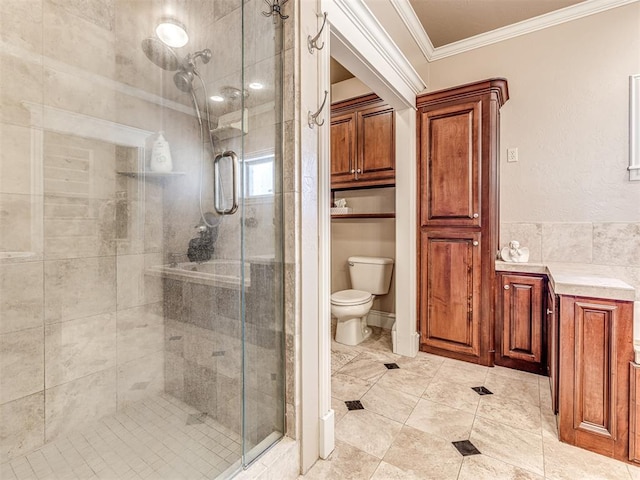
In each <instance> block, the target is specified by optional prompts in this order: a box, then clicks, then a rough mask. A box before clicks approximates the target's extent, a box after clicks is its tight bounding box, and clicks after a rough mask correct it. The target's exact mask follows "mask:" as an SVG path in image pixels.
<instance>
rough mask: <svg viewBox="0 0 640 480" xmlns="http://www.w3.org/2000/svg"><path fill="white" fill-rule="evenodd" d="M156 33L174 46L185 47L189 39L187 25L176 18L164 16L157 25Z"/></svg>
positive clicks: (167, 43)
mask: <svg viewBox="0 0 640 480" xmlns="http://www.w3.org/2000/svg"><path fill="white" fill-rule="evenodd" d="M156 35H158V38H159V39H160V40H162V42H163V43H164V44H165V45H168V46H170V47H172V48H180V47H184V46H185V45H186V44H187V42H188V41H189V35H187V29H186V27H185V26H184V25H183V24H182V23H180V22H179V21H177V20H176V19H174V18H162V19H161V20H160V23H158V26H157V27H156Z"/></svg>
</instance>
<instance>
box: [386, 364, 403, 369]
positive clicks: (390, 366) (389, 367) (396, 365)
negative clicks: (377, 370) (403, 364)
mask: <svg viewBox="0 0 640 480" xmlns="http://www.w3.org/2000/svg"><path fill="white" fill-rule="evenodd" d="M384 366H385V367H387V368H388V369H389V370H395V369H396V368H400V367H399V366H398V364H397V363H385V364H384Z"/></svg>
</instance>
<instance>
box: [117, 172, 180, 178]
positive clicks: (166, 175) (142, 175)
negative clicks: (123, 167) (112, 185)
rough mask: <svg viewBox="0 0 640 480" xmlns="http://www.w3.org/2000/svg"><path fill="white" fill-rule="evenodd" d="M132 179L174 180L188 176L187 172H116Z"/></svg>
mask: <svg viewBox="0 0 640 480" xmlns="http://www.w3.org/2000/svg"><path fill="white" fill-rule="evenodd" d="M116 173H117V174H118V175H123V176H125V177H130V178H172V177H180V176H182V175H186V172H144V171H142V172H116Z"/></svg>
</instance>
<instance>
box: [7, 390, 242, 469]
mask: <svg viewBox="0 0 640 480" xmlns="http://www.w3.org/2000/svg"><path fill="white" fill-rule="evenodd" d="M241 453H242V439H241V437H240V436H239V435H238V434H237V433H235V432H233V431H231V430H229V429H228V428H226V427H224V426H223V425H221V424H219V423H218V422H216V421H215V420H213V419H212V418H210V417H209V416H207V414H206V413H203V412H199V411H197V410H196V409H194V408H192V407H190V406H188V405H187V404H185V403H183V402H181V401H180V400H177V399H175V398H173V397H171V396H170V395H164V394H161V395H158V396H154V397H150V398H147V399H146V400H143V401H141V402H138V403H136V404H133V405H131V406H129V407H127V408H125V409H123V410H122V411H120V412H119V413H117V414H116V415H113V416H109V417H106V418H103V419H102V420H100V421H99V422H97V423H96V424H94V425H92V426H91V427H87V429H86V430H84V431H80V432H74V433H72V434H70V435H67V436H65V437H62V438H59V439H57V440H55V441H53V442H51V443H48V444H46V445H44V446H42V447H41V448H39V449H37V450H35V451H33V452H31V453H29V454H27V455H24V456H22V457H18V458H15V459H13V460H11V461H10V462H8V463H5V464H3V465H0V479H2V480H23V479H24V480H26V479H29V480H31V479H37V480H40V479H43V480H45V479H46V480H49V479H51V480H55V479H65V480H66V479H69V480H74V479H82V480H85V479H86V480H97V479H104V480H129V479H148V480H177V479H180V480H183V479H184V480H187V479H197V480H199V479H214V478H216V477H217V476H219V475H221V474H222V473H223V472H225V471H226V470H228V469H231V468H232V466H233V465H235V464H236V463H237V462H238V461H239V459H240V456H241Z"/></svg>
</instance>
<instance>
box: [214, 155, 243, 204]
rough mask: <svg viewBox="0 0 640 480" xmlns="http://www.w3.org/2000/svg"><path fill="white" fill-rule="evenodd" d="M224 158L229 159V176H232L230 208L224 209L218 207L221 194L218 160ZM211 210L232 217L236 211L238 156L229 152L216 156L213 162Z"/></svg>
mask: <svg viewBox="0 0 640 480" xmlns="http://www.w3.org/2000/svg"><path fill="white" fill-rule="evenodd" d="M225 157H230V158H231V175H232V194H233V196H232V199H233V203H232V204H231V208H224V207H222V206H221V205H220V199H221V197H222V196H223V194H221V192H223V190H222V188H221V184H220V160H222V159H223V158H225ZM213 208H215V209H216V212H218V213H219V214H220V215H233V214H234V213H236V210H238V155H236V153H235V152H233V151H231V150H227V151H226V152H223V153H221V154H219V155H217V156H216V158H215V159H214V160H213Z"/></svg>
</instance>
